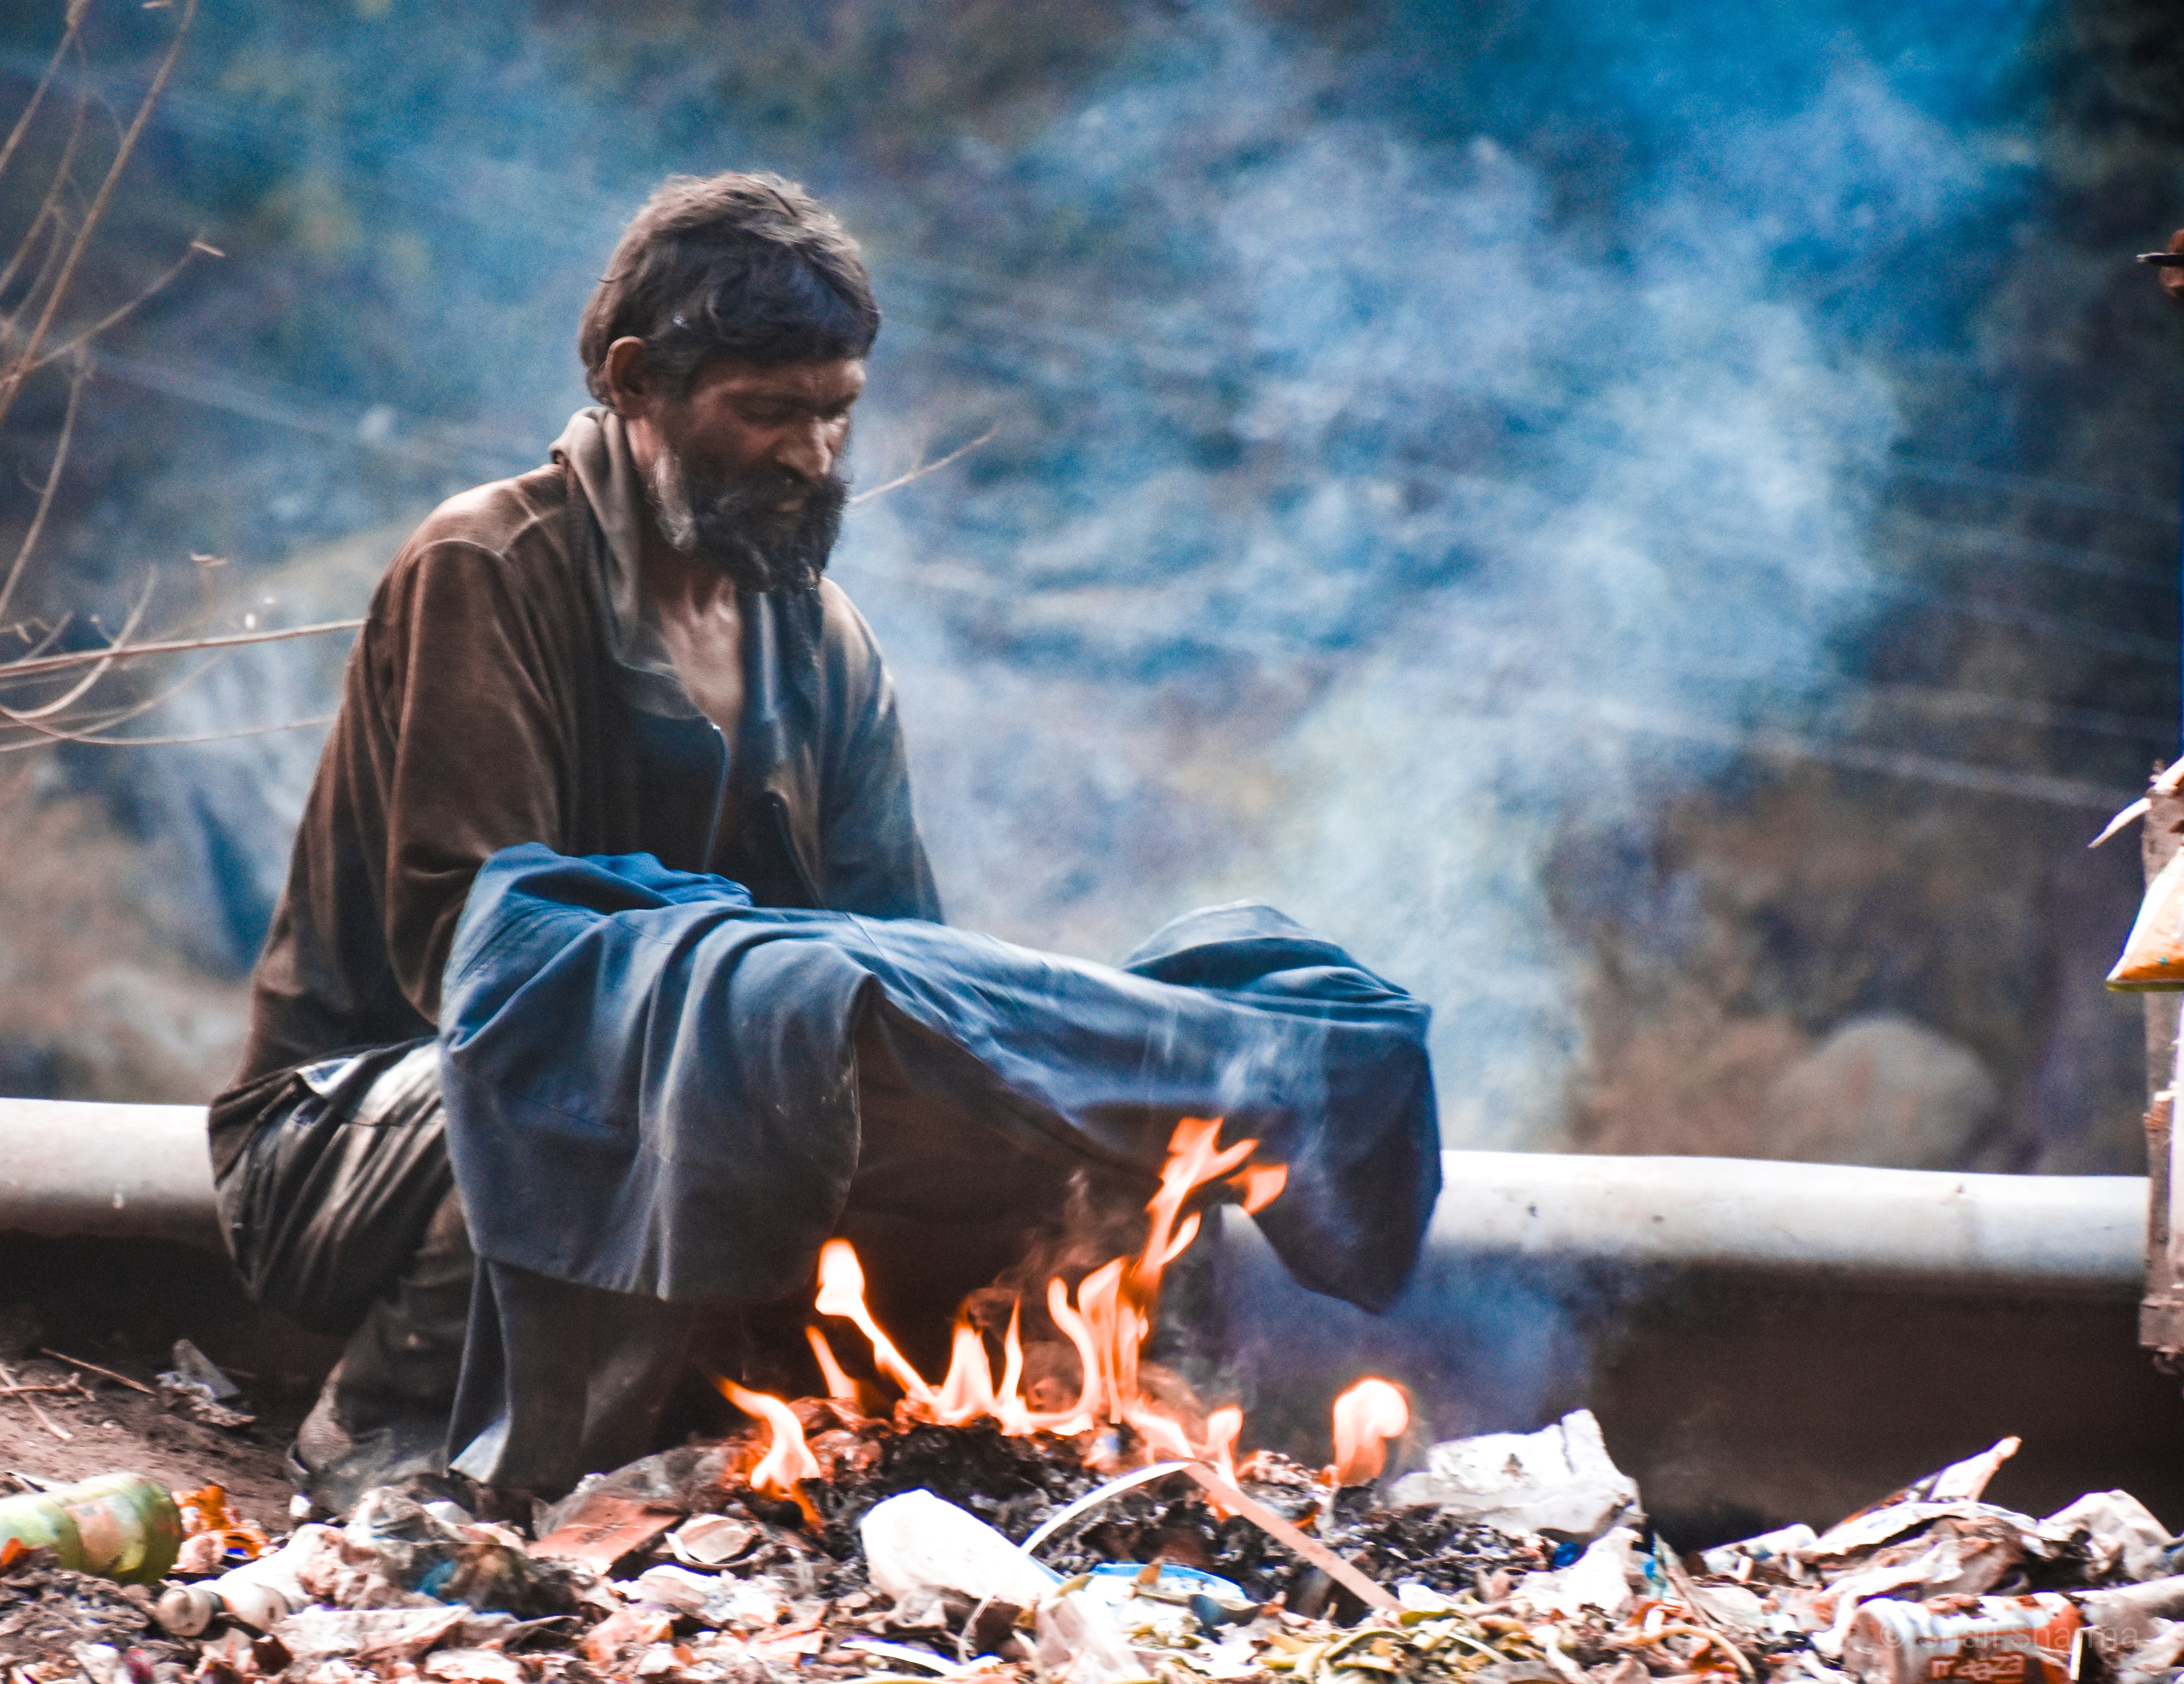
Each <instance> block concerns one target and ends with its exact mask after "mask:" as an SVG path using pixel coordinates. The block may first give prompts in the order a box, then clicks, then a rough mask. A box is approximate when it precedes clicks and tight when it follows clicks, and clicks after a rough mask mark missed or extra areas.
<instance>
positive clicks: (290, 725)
mask: <svg viewBox="0 0 2184 1684" xmlns="http://www.w3.org/2000/svg"><path fill="white" fill-rule="evenodd" d="M333 722H334V716H333V715H332V714H331V713H318V714H313V715H312V716H311V717H309V718H308V719H283V720H279V721H277V722H275V723H273V724H271V725H233V726H230V727H229V728H227V729H226V730H224V731H198V732H193V733H189V734H187V735H182V736H173V737H86V736H82V735H80V734H78V733H74V732H55V733H53V739H54V740H56V741H59V742H64V743H76V744H81V745H82V746H83V747H85V748H89V749H159V748H170V747H174V746H175V745H177V744H184V743H225V742H227V741H229V740H230V739H233V738H237V737H270V736H271V735H272V734H273V733H275V732H276V731H307V730H309V729H310V728H312V727H313V726H315V725H331V724H332V723H333ZM45 746H46V739H43V738H36V739H32V740H31V741H30V742H27V743H0V755H13V754H20V753H21V752H22V751H23V750H25V749H42V748H43V747H45Z"/></svg>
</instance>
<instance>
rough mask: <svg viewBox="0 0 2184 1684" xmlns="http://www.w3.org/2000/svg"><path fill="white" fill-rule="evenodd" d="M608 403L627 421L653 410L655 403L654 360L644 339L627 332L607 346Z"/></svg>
mask: <svg viewBox="0 0 2184 1684" xmlns="http://www.w3.org/2000/svg"><path fill="white" fill-rule="evenodd" d="M605 374H606V382H605V383H606V388H607V406H608V407H609V408H610V409H611V410H613V411H614V412H615V413H616V415H620V416H621V417H622V419H623V420H625V421H627V420H630V419H632V418H633V417H635V416H638V415H645V414H647V413H649V411H650V410H651V408H652V404H653V378H652V361H651V358H650V356H649V354H648V353H647V351H646V349H645V344H644V341H643V340H642V339H639V338H638V337H636V336H635V335H634V334H630V335H626V336H624V337H621V338H620V339H617V340H616V341H615V342H614V343H613V344H611V345H610V346H608V347H607V355H606V365H605Z"/></svg>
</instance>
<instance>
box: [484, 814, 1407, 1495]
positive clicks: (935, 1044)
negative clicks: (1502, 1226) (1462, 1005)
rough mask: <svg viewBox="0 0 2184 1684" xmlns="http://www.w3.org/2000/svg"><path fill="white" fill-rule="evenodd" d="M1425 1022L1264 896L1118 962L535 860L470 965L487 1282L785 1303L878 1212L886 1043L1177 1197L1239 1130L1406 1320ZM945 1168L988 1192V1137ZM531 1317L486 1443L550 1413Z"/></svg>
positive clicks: (1360, 1297) (991, 1111)
mask: <svg viewBox="0 0 2184 1684" xmlns="http://www.w3.org/2000/svg"><path fill="white" fill-rule="evenodd" d="M1427 1018H1428V1008H1427V1007H1426V1006H1424V1005H1423V1004H1421V1003H1420V1002H1418V1001H1416V1000H1414V999H1412V997H1411V996H1410V995H1407V994H1406V993H1404V992H1403V991H1402V990H1401V989H1398V988H1396V987H1395V986H1394V985H1393V984H1390V983H1387V982H1385V981H1384V980H1382V979H1380V978H1379V977H1376V976H1374V975H1373V973H1371V972H1369V971H1368V970H1366V969H1365V968H1364V967H1362V966H1361V965H1359V964H1358V963H1357V962H1356V961H1355V960H1353V959H1352V958H1351V957H1350V956H1348V955H1347V954H1346V953H1345V952H1344V951H1342V950H1341V949H1340V948H1339V947H1336V946H1334V945H1332V944H1330V943H1329V942H1326V941H1323V940H1319V939H1318V938H1317V937H1315V936H1312V934H1309V933H1307V931H1305V930H1304V929H1302V928H1300V927H1299V926H1298V925H1296V924H1295V923H1292V922H1290V920H1289V919H1287V918H1285V917H1283V916H1282V915H1281V914H1280V913H1279V912H1275V911H1274V910H1273V908H1271V907H1269V906H1264V905H1262V904H1259V903H1256V902H1240V903H1237V904H1235V905H1232V906H1221V907H1215V908H1212V909H1210V910H1207V911H1204V912H1194V913H1191V914H1190V915H1188V916H1186V917H1182V918H1179V919H1178V920H1176V921H1175V922H1174V923H1171V924H1169V925H1168V926H1167V928H1164V929H1162V931H1160V932H1159V933H1158V934H1156V935H1155V936H1154V937H1153V938H1152V939H1151V940H1149V941H1148V942H1146V943H1145V945H1143V946H1142V947H1140V948H1139V950H1138V951H1137V952H1136V953H1134V954H1133V955H1132V956H1130V958H1129V960H1128V962H1126V963H1125V964H1124V965H1123V967H1120V968H1116V967H1109V966H1105V965H1098V964H1093V963H1089V962H1084V961H1081V960H1076V959H1069V958H1063V957H1059V956H1055V955H1052V954H1046V953H1039V952H1035V951H1031V950H1029V949H1027V948H1022V947H1017V946H1012V945H1010V944H1008V943H1006V942H1002V941H997V940H993V939H992V938H990V937H987V936H982V935H976V934H967V933H966V932H964V931H961V930H956V929H951V928H948V927H946V926H944V925H940V924H933V923H923V922H921V921H918V920H915V919H900V920H892V921H889V920H876V919H868V918H864V917H858V916H855V915H854V914H849V913H838V912H808V911H799V910H788V909H780V908H773V907H759V906H753V905H752V904H751V901H750V897H749V895H747V894H745V893H744V890H743V889H741V888H740V887H739V886H738V885H737V884H733V883H729V882H727V881H725V880H724V879H721V878H713V877H705V876H699V875H694V874H692V873H684V872H676V871H670V870H667V869H666V868H665V867H661V866H660V864H659V863H658V862H656V861H655V860H654V859H653V858H652V857H651V856H649V855H642V854H638V855H625V856H615V857H604V856H596V857H592V858H587V859H571V858H565V857H563V856H560V855H557V854H554V852H552V851H551V850H549V849H547V848H544V847H542V846H538V845H525V846H521V847H516V848H510V849H506V850H503V851H502V852H500V853H499V854H496V855H494V856H493V857H492V858H491V859H490V860H489V861H487V863H486V865H485V867H484V868H483V869H482V871H481V872H480V873H478V877H477V880H476V884H475V885H474V886H473V888H472V889H471V894H470V898H469V902H468V905H467V907H466V909H465V912H464V914H463V918H462V923H461V925H460V928H459V930H458V932H457V934H456V937H455V941H454V951H453V954H452V956H451V957H450V959H449V961H448V969H447V973H446V977H445V979H444V983H443V1006H442V1013H441V1060H442V1075H443V1090H444V1094H445V1101H446V1107H447V1116H448V1151H449V1156H450V1157H451V1159H452V1161H453V1164H454V1174H455V1182H456V1185H457V1186H458V1188H459V1189H460V1191H461V1193H462V1196H463V1203H464V1207H465V1211H466V1213H467V1214H468V1217H469V1221H470V1225H471V1236H472V1241H473V1244H474V1245H475V1246H476V1249H477V1251H478V1252H479V1254H480V1256H481V1257H482V1258H484V1259H486V1260H487V1263H488V1264H498V1265H503V1266H505V1268H506V1269H515V1270H521V1271H526V1272H529V1273H530V1274H533V1275H538V1276H543V1277H547V1278H549V1279H550V1280H557V1281H561V1282H566V1283H571V1284H574V1285H578V1286H582V1287H586V1288H592V1289H603V1290H604V1291H610V1292H614V1293H621V1294H629V1295H635V1296H639V1297H643V1298H648V1299H652V1300H655V1301H666V1302H671V1303H690V1304H695V1303H705V1302H742V1303H755V1302H767V1301H771V1300H774V1299H777V1298H780V1297H783V1296H786V1295H788V1294H789V1293H792V1292H794V1291H798V1290H799V1289H800V1288H802V1287H804V1286H805V1285H806V1284H807V1283H808V1281H809V1280H810V1279H811V1272H812V1269H813V1265H814V1263H815V1261H816V1255H817V1252H818V1249H819V1247H820V1246H821V1245H822V1243H823V1242H824V1241H825V1240H826V1239H827V1236H828V1235H829V1234H830V1233H832V1232H833V1230H835V1228H836V1226H837V1224H838V1222H839V1221H840V1219H841V1218H842V1214H843V1211H844V1205H845V1202H847V1201H848V1199H849V1196H850V1185H851V1182H852V1179H853V1178H854V1177H855V1174H856V1171H857V1168H858V1163H859V1157H860V1150H861V1130H860V1080H859V1068H858V1056H857V1047H858V1041H859V1034H860V1031H861V1029H866V1030H867V1031H869V1030H870V1029H872V1028H873V1027H874V1026H875V1025H877V1028H879V1029H882V1030H883V1031H884V1033H885V1035H886V1039H887V1044H888V1046H889V1048H890V1050H891V1055H892V1058H893V1061H894V1064H895V1065H896V1067H897V1068H898V1070H899V1073H900V1076H899V1079H900V1083H901V1084H904V1085H907V1088H908V1089H909V1090H912V1091H913V1092H914V1094H915V1095H916V1096H917V1097H918V1098H919V1099H920V1101H922V1102H929V1104H930V1106H931V1107H933V1108H934V1109H933V1114H934V1115H940V1116H945V1117H949V1118H961V1119H971V1120H972V1121H971V1123H970V1124H968V1125H967V1126H968V1127H969V1128H970V1129H971V1130H972V1133H974V1134H975V1133H979V1132H981V1131H983V1135H984V1137H985V1138H986V1139H988V1140H990V1141H991V1142H992V1149H993V1151H995V1153H996V1154H1006V1153H1007V1152H1011V1151H1013V1152H1017V1153H1028V1154H1031V1155H1033V1156H1039V1157H1048V1158H1057V1159H1060V1160H1064V1161H1074V1162H1078V1163H1085V1162H1089V1163H1100V1164H1105V1165H1107V1166H1109V1167H1111V1168H1116V1169H1120V1170H1123V1171H1126V1172H1134V1173H1136V1174H1142V1175H1143V1176H1145V1177H1146V1178H1148V1184H1149V1178H1150V1177H1151V1175H1152V1174H1154V1173H1156V1171H1157V1169H1158V1167H1159V1165H1160V1163H1161V1162H1162V1156H1163V1153H1164V1151H1165V1148H1166V1146H1167V1139H1168V1136H1169V1135H1170V1133H1171V1132H1172V1131H1173V1126H1174V1124H1175V1123H1176V1121H1177V1120H1178V1118H1183V1117H1186V1116H1198V1117H1221V1118H1225V1119H1226V1126H1225V1127H1224V1129H1223V1140H1224V1141H1232V1140H1237V1139H1239V1138H1241V1137H1243V1136H1245V1135H1251V1136H1256V1138H1257V1139H1258V1140H1259V1141H1260V1142H1261V1146H1260V1150H1259V1151H1258V1153H1257V1154H1256V1157H1257V1158H1258V1160H1259V1161H1262V1162H1267V1161H1272V1162H1279V1163H1284V1164H1286V1165H1287V1166H1288V1168H1289V1179H1288V1183H1287V1186H1286V1188H1285V1190H1284V1192H1283V1193H1282V1195H1281V1196H1280V1197H1279V1198H1278V1199H1277V1200H1276V1201H1275V1202H1273V1204H1272V1205H1271V1206H1269V1207H1267V1208H1266V1209H1265V1210H1263V1211H1262V1212H1260V1213H1259V1214H1258V1217H1257V1218H1256V1220H1257V1222H1258V1224H1259V1225H1260V1227H1261V1228H1262V1230H1264V1231H1265V1233H1266V1235H1267V1236H1268V1240H1269V1241H1271V1242H1272V1244H1273V1246H1274V1249H1275V1251H1276V1252H1277V1253H1278V1254H1279V1256H1280V1257H1281V1258H1282V1260H1283V1262H1284V1264H1285V1265H1286V1266H1287V1268H1288V1269H1289V1270H1290V1273H1291V1274H1293V1275H1295V1278H1296V1279H1297V1280H1298V1281H1299V1282H1300V1283H1301V1284H1302V1285H1305V1286H1307V1287H1309V1288H1311V1289H1312V1290H1313V1291H1320V1292H1325V1293H1329V1294H1332V1295H1334V1296H1339V1297H1341V1298H1345V1299H1347V1300H1348V1301H1350V1302H1352V1303H1355V1304H1357V1305H1359V1306H1361V1307H1362V1308H1368V1309H1379V1308H1384V1307H1385V1305H1386V1304H1387V1303H1388V1302H1390V1301H1391V1300H1392V1299H1393V1298H1394V1297H1395V1296H1396V1293H1397V1292H1398V1291H1401V1287H1402V1285H1403V1284H1404V1282H1405V1281H1406V1280H1407V1279H1408V1277H1409V1274H1410V1272H1411V1269H1412V1264H1413V1263H1414V1262H1415V1261H1416V1258H1417V1256H1418V1247H1419V1245H1420V1243H1421V1241H1422V1240H1423V1237H1424V1231H1425V1225H1426V1222H1427V1219H1428V1218H1429V1215H1430V1213H1431V1212H1432V1208H1433V1204H1434V1201H1435V1196H1437V1194H1438V1193H1439V1191H1440V1155H1439V1146H1440V1141H1439V1135H1438V1129H1437V1126H1436V1122H1435V1107H1434V1096H1433V1083H1432V1075H1431V1071H1430V1068H1429V1064H1428V1061H1427V1057H1426V1051H1425V1032H1426V1023H1427ZM935 1150H936V1151H939V1152H942V1153H946V1152H948V1151H954V1152H956V1154H957V1155H958V1156H959V1157H961V1162H960V1163H956V1164H953V1165H948V1166H944V1168H945V1170H946V1174H947V1175H948V1176H949V1177H952V1178H953V1180H954V1182H955V1184H956V1185H961V1183H962V1181H963V1179H964V1178H965V1177H966V1176H969V1177H971V1178H972V1179H975V1177H976V1174H977V1168H976V1166H977V1163H978V1156H979V1152H980V1151H981V1150H982V1149H981V1148H980V1147H979V1146H978V1144H977V1142H976V1140H956V1141H955V1142H954V1143H953V1144H952V1146H951V1145H950V1144H949V1143H946V1142H944V1143H943V1144H942V1145H941V1146H939V1147H936V1149H935ZM996 1161H997V1162H998V1157H997V1159H996ZM911 1179H916V1178H915V1177H912V1178H911ZM932 1185H933V1187H934V1188H935V1196H936V1197H939V1196H944V1194H945V1185H944V1181H943V1180H942V1179H939V1178H936V1179H934V1180H933V1184H932ZM484 1278H485V1280H486V1282H487V1284H486V1285H484V1286H483V1287H482V1289H481V1291H482V1296H484V1297H487V1298H489V1297H490V1296H491V1294H492V1291H493V1287H492V1285H491V1282H492V1281H493V1280H494V1279H495V1278H496V1276H495V1274H494V1271H493V1270H492V1269H490V1268H489V1269H487V1271H486V1273H485V1277H484ZM498 1278H499V1279H503V1280H506V1279H509V1278H510V1277H508V1276H507V1275H506V1274H501V1275H499V1277H498ZM534 1321H535V1319H534ZM511 1326H512V1323H511V1321H510V1318H509V1317H507V1316H500V1317H499V1318H497V1319H496V1317H495V1316H494V1315H493V1313H492V1306H491V1305H490V1303H487V1304H485V1305H484V1306H482V1310H481V1311H478V1312H474V1324H473V1330H472V1332H473V1337H472V1347H473V1348H472V1351H471V1358H474V1359H475V1361H474V1363H472V1364H471V1368H472V1369H474V1370H475V1373H473V1372H471V1370H470V1369H466V1373H465V1382H464V1392H465V1397H464V1400H463V1402H461V1403H460V1404H459V1406H458V1420H457V1426H456V1436H455V1438H454V1447H456V1448H457V1449H458V1450H460V1449H461V1447H463V1446H464V1445H465V1444H466V1443H469V1442H470V1441H471V1437H470V1436H471V1435H482V1436H485V1437H487V1438H491V1439H493V1441H494V1442H495V1443H496V1444H499V1443H500V1442H501V1441H504V1439H505V1438H506V1437H507V1434H508V1430H509V1424H510V1420H511V1419H515V1418H520V1417H521V1414H522V1411H521V1408H520V1407H518V1405H517V1403H516V1402H511V1400H510V1397H509V1395H508V1391H507V1388H508V1386H509V1385H510V1384H511V1383H513V1377H514V1376H515V1372H516V1370H517V1369H521V1368H522V1367H524V1366H525V1363H524V1359H523V1353H521V1352H513V1351H508V1350H506V1349H503V1350H502V1357H503V1358H504V1359H505V1360H504V1363H500V1364H499V1367H502V1368H504V1369H505V1372H504V1373H503V1372H499V1369H498V1368H497V1363H496V1358H495V1357H494V1354H493V1352H492V1351H489V1350H487V1349H485V1348H482V1347H485V1346H487V1345H492V1346H494V1347H505V1346H506V1343H507V1338H508V1335H509V1333H510V1330H511ZM496 1423H497V1425H496ZM495 1455H496V1456H497V1457H498V1458H499V1464H497V1465H499V1466H500V1467H501V1468H503V1469H505V1467H506V1466H508V1465H510V1458H509V1455H508V1454H507V1453H504V1452H502V1451H496V1452H495ZM487 1459H488V1460H491V1459H493V1458H487ZM474 1460H475V1458H474ZM515 1460H518V1461H520V1460H521V1458H520V1457H518V1458H515ZM465 1471H473V1472H476V1469H475V1468H474V1467H471V1466H469V1465H466V1467H465ZM478 1476H481V1477H482V1476H483V1475H482V1474H481V1475H478ZM488 1482H494V1481H493V1480H488Z"/></svg>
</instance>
